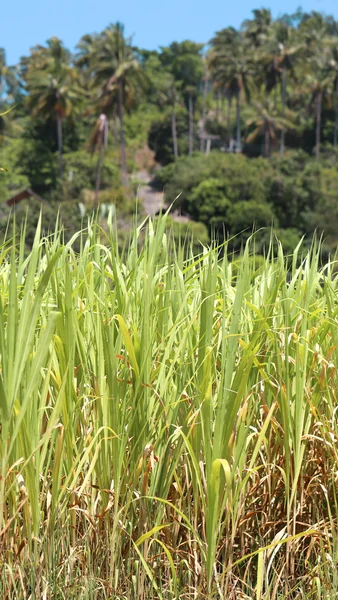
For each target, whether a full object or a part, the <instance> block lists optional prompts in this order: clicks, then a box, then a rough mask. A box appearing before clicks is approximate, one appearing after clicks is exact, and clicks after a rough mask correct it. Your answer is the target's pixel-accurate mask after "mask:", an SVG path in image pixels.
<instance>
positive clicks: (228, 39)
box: [209, 28, 255, 152]
mask: <svg viewBox="0 0 338 600" xmlns="http://www.w3.org/2000/svg"><path fill="white" fill-rule="evenodd" d="M211 43H212V44H213V47H212V49H211V52H210V59H209V66H210V70H211V72H212V73H213V78H214V81H215V82H216V83H217V84H218V85H220V86H221V87H222V88H223V89H224V90H225V92H226V94H227V96H228V98H229V99H230V100H229V101H231V99H232V98H235V100H236V150H237V152H240V151H241V147H242V140H241V137H242V136H241V98H242V96H243V95H244V96H245V98H246V99H247V100H248V101H249V100H250V97H251V86H252V83H253V81H254V75H255V71H254V63H253V61H252V58H251V57H250V56H249V52H248V48H247V46H246V44H245V42H244V40H243V37H242V35H241V34H240V33H239V32H238V31H236V30H234V29H232V28H230V29H228V30H222V31H221V32H218V33H217V34H216V38H214V40H212V41H211Z"/></svg>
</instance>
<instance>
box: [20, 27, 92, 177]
mask: <svg viewBox="0 0 338 600" xmlns="http://www.w3.org/2000/svg"><path fill="white" fill-rule="evenodd" d="M69 59H70V55H69V53H68V52H67V50H65V48H64V46H63V44H62V42H61V41H60V40H59V39H58V38H51V39H50V40H48V42H47V48H42V47H40V48H39V49H37V50H36V52H35V53H33V54H32V57H31V60H30V61H27V64H26V72H25V80H26V89H27V91H28V97H27V103H28V106H29V108H30V109H31V111H32V115H33V116H40V117H47V118H53V119H55V120H56V136H57V147H58V155H59V174H60V178H61V179H62V176H63V161H62V149H63V131H62V129H63V121H64V119H65V118H68V117H70V116H71V115H72V114H73V113H74V112H75V111H76V108H77V107H78V106H79V103H80V100H81V96H82V90H81V88H80V87H79V84H78V76H77V72H76V71H75V69H74V68H73V67H71V66H70V64H69Z"/></svg>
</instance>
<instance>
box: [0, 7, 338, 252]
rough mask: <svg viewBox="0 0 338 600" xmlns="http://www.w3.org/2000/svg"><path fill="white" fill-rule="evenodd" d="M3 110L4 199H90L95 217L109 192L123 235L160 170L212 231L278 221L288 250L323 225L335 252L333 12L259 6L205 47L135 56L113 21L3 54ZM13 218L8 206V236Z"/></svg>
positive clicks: (337, 32) (337, 60)
mask: <svg viewBox="0 0 338 600" xmlns="http://www.w3.org/2000/svg"><path fill="white" fill-rule="evenodd" d="M204 41H206V40H204ZM8 109H9V111H8ZM0 113H1V116H0V164H1V165H2V167H4V168H5V169H7V170H6V171H1V172H0V202H1V201H5V200H6V199H7V198H8V197H10V196H12V195H13V194H15V193H16V192H17V191H18V190H20V189H21V188H24V187H30V188H32V189H33V190H34V191H35V192H36V193H38V194H40V195H41V196H43V197H44V198H45V199H46V200H47V201H48V202H50V203H51V206H52V211H54V213H55V209H56V208H57V207H58V206H59V204H60V203H64V202H65V203H67V202H68V203H69V202H70V203H73V206H76V205H78V204H83V196H85V197H86V198H87V199H88V198H91V205H92V207H93V208H96V206H97V205H98V204H99V203H101V202H103V200H102V198H103V196H102V195H101V196H100V194H102V192H104V194H105V195H104V198H105V200H104V202H105V203H111V202H113V203H115V204H119V206H117V208H118V211H120V210H122V214H121V219H122V221H123V224H122V221H121V226H122V228H124V229H125V230H127V229H128V226H129V225H128V223H129V224H130V221H131V215H132V212H133V211H134V207H135V206H134V205H135V203H134V202H130V198H131V197H132V196H133V195H134V194H135V190H136V187H135V185H134V183H135V181H136V179H137V173H138V172H139V171H141V170H144V169H148V170H150V171H151V172H153V171H155V169H157V167H158V166H159V165H162V166H163V167H164V169H163V171H162V172H161V171H160V172H159V173H158V177H157V182H159V183H160V185H163V184H165V188H166V201H167V203H168V204H170V203H171V202H173V200H174V199H175V198H176V197H177V196H178V195H179V194H181V196H180V199H179V200H178V201H177V202H176V206H177V207H178V206H180V207H181V208H182V210H183V211H184V212H186V213H188V215H190V216H191V217H192V218H193V219H194V220H196V221H199V222H200V223H202V224H204V225H206V226H207V228H208V232H209V235H210V234H211V232H212V230H216V232H217V235H218V236H221V235H222V236H224V235H226V236H234V235H235V236H236V242H235V246H236V245H237V246H238V245H241V244H242V242H243V241H245V239H246V237H247V236H248V232H249V230H251V228H252V226H253V225H254V226H255V227H256V228H260V227H268V228H269V227H270V226H271V225H273V226H274V227H275V228H277V230H278V231H279V233H280V235H281V236H282V238H283V240H285V244H286V246H287V247H288V246H291V245H293V243H294V241H295V240H296V239H299V238H300V237H302V236H305V238H306V239H307V240H310V239H311V235H312V232H313V230H314V229H315V228H316V227H318V230H319V231H321V232H324V238H325V240H326V242H325V244H326V249H327V251H329V250H330V249H332V248H334V247H335V246H336V244H337V239H338V235H337V234H336V230H338V221H337V210H336V207H335V205H336V201H335V198H336V195H337V163H336V157H337V143H338V23H337V22H336V21H335V20H334V19H333V18H332V17H326V16H323V15H322V14H320V13H317V12H311V13H309V14H307V13H303V12H302V11H298V12H297V13H295V14H293V15H284V16H283V17H281V18H278V19H276V20H273V19H272V17H271V13H270V11H269V10H267V9H260V10H255V11H253V15H252V18H250V19H247V20H245V21H244V22H243V24H242V26H241V27H240V28H239V29H238V30H235V29H233V28H231V27H227V28H225V29H221V30H219V31H218V32H216V33H215V35H214V37H213V39H212V40H210V41H209V42H207V43H206V44H200V43H195V42H192V41H189V40H186V41H183V42H180V43H178V42H173V43H172V44H171V45H170V46H168V47H162V48H160V50H158V51H155V50H154V51H149V50H143V49H140V48H136V47H135V46H134V45H133V41H132V39H130V38H128V37H127V36H126V35H125V31H124V27H123V26H122V25H121V24H120V23H116V24H114V25H109V26H108V27H107V28H106V29H104V31H102V32H100V33H92V34H85V35H84V36H83V37H82V38H81V40H80V41H79V43H78V45H77V47H76V49H75V52H73V53H71V52H70V51H69V50H68V49H66V48H65V47H64V45H63V43H62V41H61V40H59V39H57V38H51V39H49V40H48V41H47V42H46V45H45V46H35V47H34V48H32V49H31V52H30V54H29V56H26V57H22V59H21V60H20V62H19V64H18V65H15V66H11V67H10V66H8V65H7V64H6V57H5V51H4V50H1V52H0ZM210 149H211V154H210V155H209V153H210ZM117 197H118V198H119V199H120V201H119V203H116V202H115V200H114V199H115V198H117ZM123 199H124V200H125V202H124V210H123V209H122V208H121V207H122V205H123ZM89 204H90V203H89ZM81 210H82V209H81ZM81 210H79V211H78V216H79V223H80V219H81V214H82V212H83V211H82V212H81ZM6 219H7V212H6V210H1V212H0V225H2V228H3V229H4V228H5V226H6ZM46 223H47V222H46ZM79 223H78V225H79ZM46 227H47V225H46ZM71 228H72V230H73V231H74V229H73V223H72V226H71ZM243 230H246V232H245V233H242V232H243ZM203 235H205V229H203ZM202 237H203V236H202ZM268 237H269V234H268V233H267V234H265V233H264V234H263V235H262V236H261V249H262V247H263V245H264V239H265V240H266V239H268Z"/></svg>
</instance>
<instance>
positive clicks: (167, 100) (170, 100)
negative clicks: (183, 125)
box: [158, 73, 181, 160]
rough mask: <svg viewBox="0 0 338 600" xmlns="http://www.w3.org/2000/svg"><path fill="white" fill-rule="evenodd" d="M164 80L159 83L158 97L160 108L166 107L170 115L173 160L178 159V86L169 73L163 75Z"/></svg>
mask: <svg viewBox="0 0 338 600" xmlns="http://www.w3.org/2000/svg"><path fill="white" fill-rule="evenodd" d="M163 75H164V78H163V79H162V81H159V88H158V97H159V102H160V105H161V106H168V107H169V109H170V113H171V133H172V139H173V152H174V158H175V160H176V159H177V158H178V142H177V126H176V109H177V106H178V105H179V104H180V103H181V94H180V90H179V84H177V82H176V81H175V79H174V77H173V76H172V75H171V73H164V74H163Z"/></svg>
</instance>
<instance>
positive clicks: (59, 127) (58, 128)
mask: <svg viewBox="0 0 338 600" xmlns="http://www.w3.org/2000/svg"><path fill="white" fill-rule="evenodd" d="M56 133H57V141H58V154H59V175H60V179H62V177H63V161H62V117H61V115H60V114H57V116H56Z"/></svg>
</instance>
